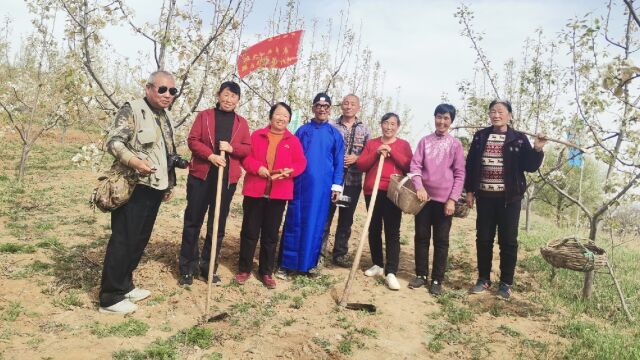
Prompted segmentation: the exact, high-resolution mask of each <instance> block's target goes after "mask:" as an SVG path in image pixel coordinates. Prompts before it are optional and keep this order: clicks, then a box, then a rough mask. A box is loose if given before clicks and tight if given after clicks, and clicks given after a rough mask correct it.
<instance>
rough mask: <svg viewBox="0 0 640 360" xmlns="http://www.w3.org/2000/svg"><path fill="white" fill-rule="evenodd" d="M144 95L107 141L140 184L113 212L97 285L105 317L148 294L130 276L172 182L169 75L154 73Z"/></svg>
mask: <svg viewBox="0 0 640 360" xmlns="http://www.w3.org/2000/svg"><path fill="white" fill-rule="evenodd" d="M145 93H146V96H145V97H144V98H143V99H137V100H133V101H130V102H128V103H125V104H124V105H123V106H122V107H121V108H120V110H119V111H118V114H117V115H116V116H115V120H114V127H113V129H112V130H111V131H110V132H109V135H108V138H107V143H106V147H107V150H108V151H109V153H111V155H113V156H114V157H115V162H119V163H120V164H122V165H124V166H127V167H129V168H131V169H133V170H135V171H136V172H137V173H138V182H137V184H136V186H135V188H134V190H133V193H132V194H131V198H130V199H129V201H128V202H127V203H126V204H124V205H123V206H121V207H119V208H118V209H116V210H114V211H113V212H112V213H111V231H112V233H111V238H110V239H109V244H108V245H107V251H106V254H105V257H104V266H103V268H102V284H101V287H100V312H105V313H115V314H128V313H131V312H134V311H135V310H136V309H137V305H136V304H134V303H135V302H136V301H140V300H142V299H144V298H146V297H148V296H149V295H150V294H151V293H150V292H149V291H148V290H145V289H141V288H136V287H135V286H134V285H133V276H132V274H133V270H135V268H136V267H137V266H138V263H139V262H140V258H141V257H142V253H143V252H144V248H145V247H146V246H147V243H148V242H149V238H150V237H151V231H152V230H153V224H154V223H155V221H156V215H157V214H158V209H159V208H160V203H161V202H162V201H167V200H169V199H170V198H171V190H172V188H173V187H174V186H175V184H176V175H175V170H174V165H176V164H175V162H176V160H175V155H176V151H175V144H174V140H173V129H172V127H171V120H170V119H169V114H168V113H167V112H166V111H165V109H166V108H167V107H169V105H171V103H172V102H173V100H174V99H175V96H176V94H177V93H178V90H177V89H176V87H175V81H174V78H173V75H172V74H171V73H169V72H166V71H156V72H154V73H152V74H151V75H150V76H149V81H148V82H147V85H146V89H145ZM168 159H169V160H168ZM180 167H181V166H180Z"/></svg>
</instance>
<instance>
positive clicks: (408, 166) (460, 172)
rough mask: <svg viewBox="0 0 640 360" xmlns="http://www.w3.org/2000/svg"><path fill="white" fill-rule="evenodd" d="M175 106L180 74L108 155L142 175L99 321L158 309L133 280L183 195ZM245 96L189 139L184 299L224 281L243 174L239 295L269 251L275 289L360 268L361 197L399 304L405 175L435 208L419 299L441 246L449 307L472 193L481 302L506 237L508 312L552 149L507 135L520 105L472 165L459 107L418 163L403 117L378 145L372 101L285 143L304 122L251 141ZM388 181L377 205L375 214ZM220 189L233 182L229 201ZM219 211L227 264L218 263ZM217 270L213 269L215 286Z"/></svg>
mask: <svg viewBox="0 0 640 360" xmlns="http://www.w3.org/2000/svg"><path fill="white" fill-rule="evenodd" d="M177 92H178V90H177V89H176V87H175V80H174V78H173V75H172V74H171V73H169V72H166V71H156V72H154V73H152V74H151V75H150V77H149V80H148V81H147V84H146V86H145V95H146V96H145V97H144V98H143V99H137V100H133V101H131V102H128V103H126V104H124V105H123V106H122V108H120V109H119V111H118V113H117V115H116V116H115V121H114V123H115V124H114V127H113V129H112V130H111V131H110V133H109V136H108V140H107V143H106V147H107V150H108V151H109V152H110V153H111V154H112V155H113V156H114V157H115V159H116V160H115V161H116V162H120V163H121V164H124V165H125V166H128V167H130V168H131V169H133V170H135V171H136V172H137V174H138V182H137V184H136V186H135V188H134V190H133V193H132V195H131V197H130V199H129V201H128V202H127V203H126V204H124V205H123V206H121V207H120V208H118V209H116V210H114V211H113V212H112V214H111V228H112V235H111V237H110V239H109V243H108V245H107V250H106V254H105V261H104V268H103V272H102V283H101V289H100V296H99V297H100V311H101V312H107V313H130V312H133V311H135V310H136V308H137V306H136V304H135V302H137V301H139V300H142V299H144V298H146V297H148V296H149V295H150V292H149V291H148V290H145V289H142V288H137V287H135V286H134V284H133V277H132V273H133V271H134V270H135V268H136V267H137V266H138V263H139V261H140V258H141V256H142V254H143V251H144V248H145V247H146V245H147V243H148V241H149V238H150V236H151V232H152V229H153V225H154V223H155V219H156V215H157V213H158V209H159V207H160V204H161V202H162V201H167V200H169V199H170V198H171V196H172V193H173V188H174V186H175V185H176V175H175V167H176V166H178V165H177V164H178V163H179V162H178V160H176V158H177V159H179V156H177V153H176V146H175V143H174V138H173V128H172V125H171V120H170V117H169V113H168V112H167V111H166V109H167V108H168V107H169V106H170V105H171V103H172V102H173V100H174V98H175V96H176V95H177ZM240 96H241V89H240V86H239V85H238V84H237V83H235V82H232V81H227V82H224V83H222V84H221V85H220V88H219V90H218V92H217V93H216V98H217V103H216V105H215V108H212V109H207V110H204V111H201V112H199V113H198V115H197V116H196V118H195V121H194V122H193V125H192V127H191V130H190V132H189V136H188V138H187V143H188V147H189V149H190V150H191V153H192V157H191V161H190V162H189V175H188V178H187V186H186V192H187V206H186V210H185V214H184V227H183V232H182V243H181V247H180V257H179V278H178V283H179V284H180V285H183V286H186V285H191V284H192V283H193V278H194V276H198V275H199V276H200V277H201V278H203V279H204V280H206V281H211V282H213V283H219V282H220V281H221V279H220V277H219V276H218V275H217V274H218V272H217V265H218V262H217V258H218V256H219V253H220V249H221V246H222V240H223V238H224V235H225V226H226V219H227V216H228V213H229V208H230V203H231V200H232V198H233V195H234V193H235V191H236V186H237V184H238V181H239V180H240V178H241V176H242V170H241V169H244V172H245V175H244V183H243V186H242V194H243V195H244V199H243V203H242V209H243V214H244V215H243V220H242V228H241V231H240V251H239V260H238V271H237V273H236V275H235V276H234V281H236V282H238V283H239V284H244V283H245V282H246V281H248V280H249V279H250V277H251V275H252V270H253V258H254V254H255V250H256V246H257V243H258V241H259V242H260V251H259V266H258V275H259V280H260V281H261V282H262V283H263V284H264V286H266V287H267V288H269V289H273V288H275V287H276V280H275V279H274V277H276V276H275V275H274V274H275V273H276V271H277V274H278V276H277V277H280V278H286V276H287V274H288V273H290V272H296V273H302V274H308V275H310V276H313V275H315V274H317V272H318V271H319V270H318V269H319V267H321V266H322V265H323V263H324V262H325V261H328V260H325V259H324V257H326V258H329V257H330V258H331V261H332V262H333V263H334V264H335V265H337V266H342V267H349V266H351V261H352V260H351V259H350V257H349V256H348V243H349V238H350V235H351V227H352V224H353V217H354V212H355V208H356V205H357V202H358V200H359V197H360V192H363V193H364V199H365V204H366V206H367V208H369V207H372V206H373V213H372V218H371V223H370V226H369V229H368V231H369V249H370V252H371V260H372V263H373V266H371V267H370V268H368V269H367V270H365V271H364V274H365V275H366V276H384V277H385V282H386V284H387V286H388V288H389V289H392V290H399V289H400V287H401V286H400V283H399V281H398V279H397V277H396V274H397V272H398V267H399V257H400V225H401V219H402V212H401V210H400V209H399V208H398V207H397V206H396V205H395V204H394V203H393V202H392V201H391V200H390V199H389V198H388V197H387V194H386V193H387V191H388V189H389V184H390V181H391V177H392V176H393V175H399V176H407V175H408V176H410V177H411V181H412V182H413V185H414V186H415V189H416V194H417V197H418V199H419V200H421V201H427V202H426V205H425V206H424V207H423V208H422V210H421V211H420V212H419V213H418V214H417V215H416V216H415V237H414V241H415V273H416V276H415V278H414V279H412V280H411V281H410V282H409V284H408V286H409V287H410V288H413V289H415V288H420V287H423V286H427V285H428V282H427V279H428V276H429V261H428V259H429V245H430V242H431V238H433V246H434V255H433V267H432V271H431V282H430V283H429V286H428V289H429V292H430V293H432V294H434V295H439V294H441V292H442V283H443V281H444V278H445V269H446V264H447V256H448V247H449V232H450V230H451V224H452V216H453V213H454V208H455V203H456V201H457V200H458V199H459V198H461V196H463V195H462V193H463V189H466V195H465V196H466V202H467V204H468V206H470V207H473V205H474V201H476V202H477V207H478V217H477V224H476V226H477V239H476V248H477V259H478V280H477V283H476V285H475V286H474V287H473V289H472V292H473V293H481V292H484V291H487V290H488V289H489V288H490V286H491V280H490V273H491V263H492V254H493V242H494V237H495V233H496V228H497V230H498V244H499V246H500V284H499V287H498V296H500V297H502V298H503V299H509V297H510V294H511V285H512V284H513V275H514V270H515V265H516V259H517V248H518V243H517V235H518V220H519V214H520V201H521V200H522V197H523V193H524V191H525V187H526V184H525V178H524V174H523V172H524V171H535V170H537V168H538V167H539V166H540V165H541V163H542V159H543V153H542V148H543V146H544V144H545V142H546V138H545V137H544V136H538V137H537V138H536V140H535V142H534V145H533V147H532V146H531V144H530V143H529V140H528V139H527V138H526V136H524V135H523V134H522V133H519V132H517V131H515V130H513V129H512V128H511V127H510V126H509V122H510V120H511V116H512V110H511V104H510V103H509V102H508V101H505V100H495V101H493V102H492V103H491V104H490V105H489V118H490V120H491V123H492V126H490V127H487V128H485V129H482V130H480V131H478V132H477V133H476V134H475V135H474V137H473V141H472V143H471V147H470V149H469V153H468V154H467V159H466V162H465V156H464V149H463V147H462V144H461V143H460V141H459V140H458V139H456V138H455V137H453V136H452V135H451V134H449V130H450V127H451V124H452V123H453V121H454V119H455V116H456V109H455V107H453V106H452V105H449V104H440V105H438V106H437V107H436V109H435V111H434V124H435V131H434V133H432V134H429V135H427V136H425V137H424V138H422V139H421V140H420V142H419V143H418V145H417V147H416V149H415V153H414V152H412V149H411V146H410V144H409V143H408V142H407V141H406V140H403V139H400V138H398V137H397V133H398V129H399V127H400V124H401V122H400V117H399V116H398V115H397V114H395V113H391V112H390V113H387V114H385V115H384V116H382V118H381V120H380V130H381V134H382V135H381V136H380V137H377V138H371V131H370V129H369V128H368V127H367V125H365V124H364V123H363V122H362V121H361V120H360V119H359V118H358V116H357V114H358V112H359V110H360V99H359V98H358V97H357V96H356V95H354V94H349V95H347V96H345V97H344V98H343V99H342V102H341V104H340V108H341V110H342V115H341V116H340V117H338V118H337V119H336V120H335V121H332V120H330V116H331V110H332V106H333V104H332V100H331V97H330V96H329V95H327V94H325V93H319V94H317V95H316V96H315V97H314V99H313V101H312V106H311V110H312V112H313V115H314V116H313V118H312V119H311V120H309V121H308V122H307V123H306V124H304V125H303V126H301V127H300V128H299V129H297V131H296V133H295V135H294V134H292V133H291V132H290V131H289V130H288V129H287V126H288V124H289V121H290V120H291V117H292V111H291V107H290V106H289V105H288V104H286V103H284V102H278V103H276V104H275V105H273V106H272V107H271V109H270V110H269V122H268V124H267V125H266V126H265V127H263V128H260V129H257V130H255V131H254V132H253V133H252V134H250V130H249V125H248V123H247V120H246V119H245V118H243V117H242V116H240V115H238V114H237V113H236V108H237V106H238V103H239V101H240ZM379 166H382V169H380V171H378V170H379V169H378V167H379ZM219 171H222V172H223V173H222V174H219ZM378 172H380V173H381V175H380V179H379V186H378V189H377V191H378V194H377V196H376V197H375V199H376V201H375V204H372V203H371V199H372V198H373V196H372V195H373V190H374V183H375V182H376V174H377V173H378ZM363 175H364V181H363ZM218 179H222V184H221V188H222V190H221V192H220V194H219V196H220V198H219V199H217V198H216V197H217V196H218V195H217V194H216V188H217V185H218V184H217V182H218V181H219V180H218ZM216 203H218V204H219V214H218V215H219V216H218V224H217V225H218V226H217V228H218V231H217V234H215V236H216V242H217V246H216V249H217V251H216V253H215V254H213V259H211V257H212V254H211V252H212V251H211V248H212V239H213V236H214V234H213V229H214V224H213V222H214V207H215V204H216ZM337 208H339V211H338V224H337V226H336V232H335V241H334V246H333V251H332V252H331V253H329V251H328V250H327V249H326V248H327V243H328V238H329V232H330V228H331V223H332V220H333V217H334V214H335V212H336V209H337ZM285 210H286V215H285ZM207 213H208V216H207V228H206V229H207V231H206V236H205V241H204V244H203V246H202V251H200V247H199V241H198V240H199V235H200V230H201V228H202V225H203V223H204V218H205V215H207ZM283 218H284V226H283V227H282V231H280V228H281V226H282V222H283ZM383 229H384V244H385V251H384V252H383V240H382V231H383ZM432 233H433V236H432ZM278 243H280V244H279V246H278ZM210 261H214V271H213V276H212V278H211V279H209V278H208V275H209V271H208V269H209V265H210V264H209V262H210ZM278 269H279V270H278Z"/></svg>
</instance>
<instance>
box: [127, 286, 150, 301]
mask: <svg viewBox="0 0 640 360" xmlns="http://www.w3.org/2000/svg"><path fill="white" fill-rule="evenodd" d="M149 295H151V291H149V290H145V289H140V288H135V289H133V290H131V291H129V292H128V293H126V294H125V295H124V297H125V298H127V299H128V300H129V301H131V302H138V301H140V300H144V299H146V298H148V297H149Z"/></svg>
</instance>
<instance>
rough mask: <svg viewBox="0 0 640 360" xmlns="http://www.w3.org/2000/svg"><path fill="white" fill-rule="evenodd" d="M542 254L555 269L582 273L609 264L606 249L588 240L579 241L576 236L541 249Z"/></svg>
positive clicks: (553, 242) (559, 240) (555, 241)
mask: <svg viewBox="0 0 640 360" xmlns="http://www.w3.org/2000/svg"><path fill="white" fill-rule="evenodd" d="M581 240H582V241H584V244H583V243H582V241H581ZM540 254H542V257H543V258H544V259H545V260H546V261H547V262H548V263H549V264H551V265H552V266H553V267H558V268H564V269H569V270H575V271H582V272H587V271H591V270H596V269H598V268H601V267H603V266H605V265H606V263H607V252H606V251H605V250H604V249H602V248H600V247H598V246H596V245H595V244H594V243H593V242H591V241H589V240H588V239H578V238H577V237H575V236H571V237H567V238H564V239H558V240H553V241H551V242H549V243H547V245H545V246H544V247H542V248H540Z"/></svg>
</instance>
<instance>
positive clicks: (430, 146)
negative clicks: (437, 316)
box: [409, 104, 465, 296]
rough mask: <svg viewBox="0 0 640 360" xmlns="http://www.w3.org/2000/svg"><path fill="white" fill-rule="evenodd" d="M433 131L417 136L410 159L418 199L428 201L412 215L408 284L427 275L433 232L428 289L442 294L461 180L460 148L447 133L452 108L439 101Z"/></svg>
mask: <svg viewBox="0 0 640 360" xmlns="http://www.w3.org/2000/svg"><path fill="white" fill-rule="evenodd" d="M433 116H434V125H435V128H436V130H435V132H433V133H432V134H429V135H427V136H425V137H423V138H422V140H420V142H419V143H418V146H417V147H416V152H415V153H414V154H413V159H411V173H412V174H414V175H415V176H413V177H412V178H411V180H412V181H413V185H414V186H415V187H416V193H417V195H418V199H420V200H422V201H425V200H429V202H428V203H427V204H426V205H425V206H424V207H423V208H422V210H421V211H420V212H419V213H417V214H416V218H415V237H414V243H415V252H416V253H415V259H416V277H415V278H414V279H413V280H411V282H410V283H409V288H411V289H416V288H419V287H422V286H426V284H427V277H428V275H429V242H430V240H431V235H432V234H433V269H432V272H431V285H430V286H429V293H431V294H432V295H436V296H437V295H440V294H442V282H443V281H444V273H445V269H446V267H447V258H448V256H449V231H450V230H451V219H452V217H453V211H454V209H455V202H456V200H458V198H460V194H461V193H462V185H463V183H464V174H465V171H464V151H463V149H462V144H461V143H460V141H459V140H458V139H456V138H455V137H453V136H451V134H449V128H450V127H451V123H452V122H453V120H454V119H455V118H456V108H455V107H453V105H450V104H440V105H438V106H437V107H436V110H435V111H434V113H433Z"/></svg>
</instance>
